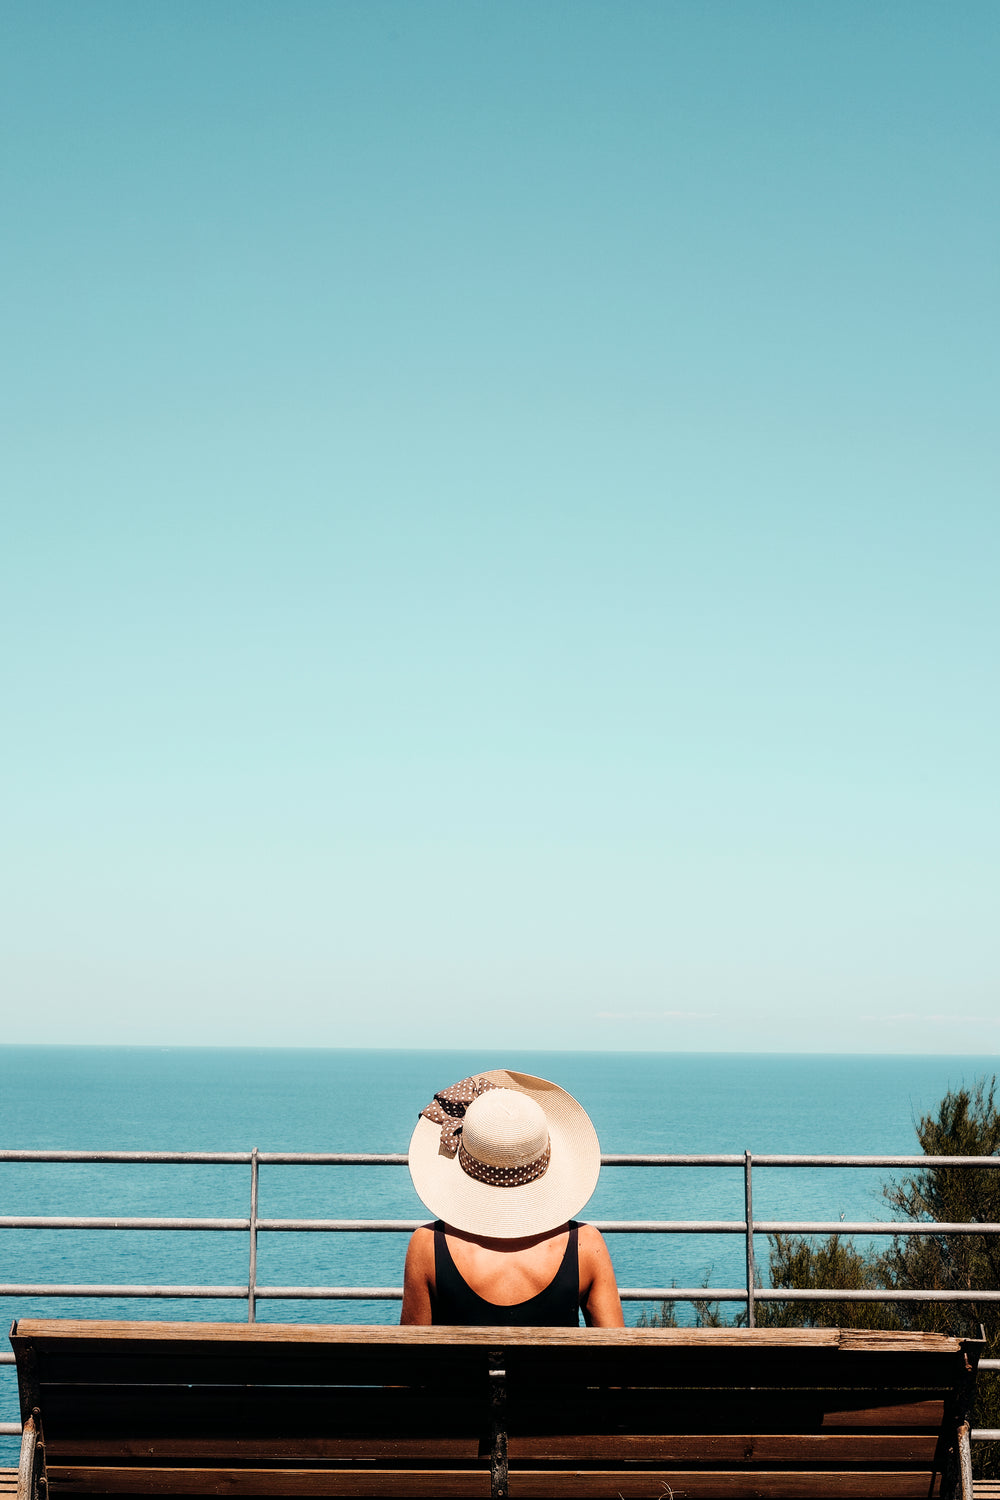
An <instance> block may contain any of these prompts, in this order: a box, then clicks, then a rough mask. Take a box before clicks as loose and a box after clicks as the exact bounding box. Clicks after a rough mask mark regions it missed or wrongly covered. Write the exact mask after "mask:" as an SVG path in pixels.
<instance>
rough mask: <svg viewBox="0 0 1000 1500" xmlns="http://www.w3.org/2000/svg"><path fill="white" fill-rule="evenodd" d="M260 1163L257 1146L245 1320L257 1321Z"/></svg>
mask: <svg viewBox="0 0 1000 1500" xmlns="http://www.w3.org/2000/svg"><path fill="white" fill-rule="evenodd" d="M259 1175H260V1163H259V1161H258V1159H257V1147H256V1146H254V1148H253V1150H252V1151H251V1153H250V1267H249V1273H248V1275H247V1322H248V1323H255V1322H256V1321H257V1182H258V1178H259Z"/></svg>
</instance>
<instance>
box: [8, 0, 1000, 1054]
mask: <svg viewBox="0 0 1000 1500" xmlns="http://www.w3.org/2000/svg"><path fill="white" fill-rule="evenodd" d="M2 25H3V30H4V32H5V33H6V40H5V42H4V44H3V48H2V60H0V70H2V76H0V95H2V101H0V120H2V132H3V169H2V170H3V195H2V202H3V217H4V220H5V227H4V231H3V234H2V236H0V241H2V242H0V269H2V275H3V286H4V289H5V294H6V295H5V298H4V302H5V310H4V314H3V335H2V342H3V347H4V351H5V353H4V359H3V365H4V371H5V373H4V383H5V391H4V397H3V424H4V429H5V430H4V433H3V434H2V452H3V456H2V458H0V464H2V469H3V473H4V476H5V477H4V480H3V488H4V491H5V493H6V495H7V500H6V502H5V511H6V517H5V521H4V527H3V534H4V545H3V548H2V558H0V570H2V571H0V610H2V620H3V639H4V642H5V646H4V651H3V657H2V660H3V666H2V684H0V686H2V692H3V717H4V730H3V735H2V744H0V763H2V764H0V770H2V777H3V785H4V787H5V792H4V809H3V815H2V824H3V826H2V829H0V837H2V843H3V846H4V848H5V851H6V857H5V860H4V867H5V875H4V890H3V892H2V893H0V896H2V909H3V912H4V923H5V926H6V927H7V934H6V937H5V941H4V943H3V949H4V952H5V957H4V959H3V966H4V969H5V973H4V975H3V978H2V984H3V991H4V993H5V994H6V996H7V1002H6V1004H5V1010H7V1011H8V1012H9V1014H8V1016H7V1017H6V1019H5V1021H4V1039H5V1040H7V1041H33V1042H45V1041H65V1042H88V1041H89V1042H102V1043H103V1042H113V1041H121V1042H128V1043H141V1042H150V1043H161V1042H162V1043H171V1044H182V1043H191V1044H196V1043H197V1044H211V1043H236V1042H246V1043H254V1044H262V1045H266V1044H280V1043H288V1044H292V1045H322V1046H338V1045H342V1046H378V1045H383V1044H384V1045H386V1046H428V1047H437V1046H458V1045H461V1046H473V1047H499V1048H502V1047H504V1046H509V1047H527V1046H551V1047H559V1048H563V1047H583V1048H597V1049H604V1048H614V1049H619V1048H620V1049H627V1050H631V1049H636V1048H639V1049H643V1048H648V1049H656V1050H661V1049H662V1050H672V1049H675V1048H676V1049H689V1050H709V1051H710V1050H714V1049H748V1050H792V1051H796V1050H821V1051H839V1052H848V1051H927V1052H934V1051H953V1052H964V1053H973V1052H977V1051H980V1052H983V1053H996V1052H1000V1005H998V1003H997V1002H998V998H1000V994H998V991H1000V985H998V981H1000V942H998V936H997V931H998V924H997V921H996V908H997V875H998V849H1000V809H998V797H997V764H998V758H1000V757H998V741H1000V709H998V706H997V704H998V694H997V690H996V675H997V673H996V663H997V659H998V644H1000V642H998V624H1000V607H998V603H997V586H996V579H997V571H998V540H1000V513H998V499H997V495H998V486H997V479H998V462H997V436H996V433H997V421H996V411H997V390H998V380H997V376H998V370H997V365H998V353H997V351H998V349H1000V327H998V322H1000V319H998V240H1000V234H998V231H1000V207H998V196H997V181H998V167H1000V161H998V156H1000V151H998V123H1000V121H998V114H1000V111H998V106H997V101H996V87H995V79H996V73H997V66H998V62H1000V10H998V8H997V6H996V5H995V4H994V3H992V0H990V3H976V0H967V3H963V4H962V5H960V6H953V7H945V6H942V5H939V4H936V3H935V4H925V3H922V0H907V3H906V4H902V3H898V4H886V3H878V0H875V3H873V0H864V3H851V0H841V3H838V4H836V5H834V4H817V5H808V6H803V5H798V4H795V3H792V0H785V3H774V4H771V3H751V0H748V3H745V4H742V5H735V4H732V5H730V4H709V3H701V4H695V3H681V0H676V3H662V0H658V3H655V4H653V3H650V4H646V3H640V0H633V3H624V4H610V3H609V4H593V3H587V0H574V3H572V4H567V3H554V0H553V3H546V4H541V5H539V4H534V3H532V4H526V3H517V0H514V3H510V4H506V5H503V6H498V5H494V4H486V3H475V0H473V3H462V4H459V3H457V0H456V3H451V4H439V3H433V0H425V3H403V0H399V3H391V4H385V3H379V0H365V3H363V4H362V3H340V4H328V3H323V4H311V3H302V0H283V3H278V0H272V3H267V4H262V3H255V0H239V3H227V0H214V3H213V4H212V5H204V4H200V3H198V4H195V3H186V0H172V3H171V4H170V5H169V6H166V5H153V4H146V5H134V4H131V3H125V0H120V3H107V0H90V3H88V4H87V5H86V6H80V5H74V4H71V3H68V0H63V3H45V4H28V3H19V0H16V3H12V4H10V5H8V6H7V7H6V8H5V10H4V15H3V21H2Z"/></svg>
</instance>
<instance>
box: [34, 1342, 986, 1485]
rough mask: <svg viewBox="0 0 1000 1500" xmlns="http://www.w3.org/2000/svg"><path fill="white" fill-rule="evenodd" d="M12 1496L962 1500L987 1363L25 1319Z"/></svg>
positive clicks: (918, 1355) (955, 1349)
mask: <svg viewBox="0 0 1000 1500" xmlns="http://www.w3.org/2000/svg"><path fill="white" fill-rule="evenodd" d="M11 1343H12V1345H13V1347H14V1350H15V1352H16V1355H17V1369H18V1383H19V1390H20V1399H21V1408H22V1420H23V1422H24V1437H23V1442H22V1454H21V1469H20V1481H19V1491H18V1494H19V1500H44V1497H46V1496H47V1500H56V1497H58V1496H59V1495H62V1494H90V1495H94V1494H103V1495H116V1496H120V1495H125V1494H133V1495H232V1496H237V1497H240V1496H265V1495H275V1496H276V1495H292V1496H303V1497H305V1496H326V1495H330V1496H333V1495H356V1496H388V1495H393V1496H418V1495H429V1496H489V1495H493V1496H500V1497H504V1496H507V1495H508V1494H509V1495H510V1496H511V1497H514V1500H517V1497H518V1496H525V1497H527V1496H538V1497H544V1496H548V1497H553V1500H556V1497H561V1496H566V1497H570V1496H572V1497H574V1500H575V1497H582V1496H607V1497H611V1500H616V1497H619V1496H620V1497H622V1500H633V1497H635V1500H638V1497H649V1500H663V1497H665V1496H669V1497H672V1500H687V1497H699V1496H701V1497H710V1496H714V1497H737V1496H740V1497H748V1496H772V1497H776V1500H777V1497H798V1496H827V1497H833V1496H845V1497H847V1496H850V1497H866V1496H867V1497H872V1500H888V1497H902V1496H910V1497H913V1500H930V1497H937V1496H943V1497H947V1496H952V1495H955V1496H962V1497H964V1500H972V1486H971V1468H970V1465H969V1457H968V1421H969V1410H970V1406H971V1401H972V1395H973V1387H974V1381H975V1371H976V1364H977V1361H978V1357H979V1349H980V1346H979V1344H977V1343H968V1342H962V1341H960V1340H959V1339H954V1338H947V1337H944V1336H942V1335H939V1334H915V1333H898V1334H894V1333H864V1332H853V1331H850V1330H840V1329H826V1330H797V1329H768V1330H755V1331H747V1330H742V1329H696V1330H687V1329H662V1328H630V1329H585V1328H580V1329H557V1328H531V1329H528V1328H520V1329H518V1328H508V1329H497V1328H494V1329H482V1328H469V1329H464V1328H387V1327H357V1326H354V1327H345V1326H336V1325H329V1324H324V1325H315V1324H313V1325H298V1324H266V1323H264V1324H262V1323H258V1324H254V1325H249V1326H248V1325H236V1324H219V1323H116V1322H81V1321H71V1320H61V1319H60V1320H44V1321H43V1320H29V1319H27V1318H25V1319H21V1320H19V1321H18V1322H17V1323H16V1324H15V1325H14V1329H13V1330H12V1333H11Z"/></svg>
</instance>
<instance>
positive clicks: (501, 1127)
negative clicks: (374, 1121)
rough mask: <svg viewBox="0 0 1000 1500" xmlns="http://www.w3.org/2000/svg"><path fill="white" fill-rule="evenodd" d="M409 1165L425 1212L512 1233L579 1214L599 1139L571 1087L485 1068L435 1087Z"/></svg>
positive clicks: (471, 1227) (478, 1231) (593, 1177)
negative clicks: (425, 1209)
mask: <svg viewBox="0 0 1000 1500" xmlns="http://www.w3.org/2000/svg"><path fill="white" fill-rule="evenodd" d="M409 1167H410V1176H411V1177H412V1178H413V1186H414V1187H415V1188H416V1190H417V1193H418V1195H419V1196H420V1198H421V1199H422V1201H423V1202H424V1203H425V1204H426V1206H427V1207H428V1208H429V1209H430V1211H431V1213H432V1214H433V1215H434V1216H435V1218H437V1219H443V1220H444V1222H445V1223H446V1224H450V1225H452V1227H453V1228H455V1229H461V1230H464V1231H465V1232H466V1233H467V1234H475V1235H479V1236H482V1237H483V1238H486V1239H500V1240H510V1239H522V1238H527V1237H528V1236H530V1235H536V1234H545V1233H546V1232H547V1231H548V1230H551V1229H556V1228H558V1227H559V1225H560V1224H565V1223H566V1221H567V1220H568V1219H572V1218H573V1217H575V1215H576V1214H578V1213H579V1212H580V1210H581V1209H582V1208H583V1206H584V1204H585V1203H586V1202H587V1201H588V1199H589V1198H590V1196H591V1194H592V1193H593V1191H594V1188H595V1187H596V1186H597V1177H598V1173H599V1172H600V1170H601V1147H600V1143H599V1142H598V1139H597V1132H596V1130H595V1129H594V1127H593V1125H592V1124H591V1122H590V1117H589V1115H588V1114H587V1112H586V1110H585V1109H584V1108H583V1106H582V1105H581V1104H578V1103H577V1101H576V1100H575V1099H574V1098H573V1096H572V1094H568V1093H567V1092H566V1090H565V1089H561V1088H560V1087H559V1085H558V1084H555V1083H549V1081H548V1080H547V1079H545V1078H535V1077H533V1076H532V1074H530V1073H512V1072H509V1071H508V1070H507V1069H505V1068H493V1069H490V1070H489V1071H487V1072H484V1073H476V1074H474V1075H473V1076H472V1077H470V1078H465V1079H462V1080H461V1081H460V1082H459V1083H456V1084H452V1085H451V1086H450V1087H449V1088H446V1089H441V1090H440V1092H439V1093H437V1094H435V1096H434V1099H433V1100H432V1101H431V1103H430V1104H429V1105H428V1106H427V1109H426V1110H424V1111H423V1113H422V1114H421V1116H420V1118H419V1119H418V1121H417V1126H416V1129H415V1130H414V1132H413V1135H412V1137H411V1140H410V1151H409Z"/></svg>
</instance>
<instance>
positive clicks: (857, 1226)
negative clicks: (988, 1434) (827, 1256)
mask: <svg viewBox="0 0 1000 1500" xmlns="http://www.w3.org/2000/svg"><path fill="white" fill-rule="evenodd" d="M590 1222H591V1223H592V1224H593V1225H594V1227H595V1228H597V1229H599V1230H600V1231H601V1233H602V1234H742V1235H745V1234H746V1232H747V1225H746V1220H745V1219H592V1220H590ZM250 1223H251V1221H250V1220H249V1219H129V1218H77V1217H74V1216H72V1215H70V1216H63V1217H44V1216H38V1215H10V1214H8V1215H2V1216H0V1229H120V1230H126V1229H145V1230H161V1229H163V1230H190V1229H198V1230H211V1231H216V1230H226V1231H238V1230H242V1231H243V1233H246V1231H247V1230H248V1229H249V1228H250ZM426 1223H427V1220H426V1219H257V1220H256V1226H257V1229H258V1231H259V1232H260V1233H261V1234H263V1233H264V1232H265V1231H271V1232H275V1233H281V1234H308V1233H311V1232H319V1233H322V1234H412V1233H413V1231H414V1230H415V1229H420V1228H421V1227H422V1226H423V1225H424V1224H426ZM753 1233H754V1234H892V1235H897V1234H900V1235H907V1234H916V1235H921V1234H923V1235H939V1234H1000V1224H987V1223H983V1224H979V1223H976V1222H966V1223H959V1224H945V1223H942V1222H941V1221H939V1220H937V1219H928V1220H927V1221H925V1222H924V1223H919V1224H914V1223H911V1222H909V1221H904V1220H894V1219H875V1220H870V1221H869V1220H864V1221H860V1222H851V1223H845V1222H844V1220H843V1219H801V1220H799V1219H754V1221H753Z"/></svg>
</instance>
